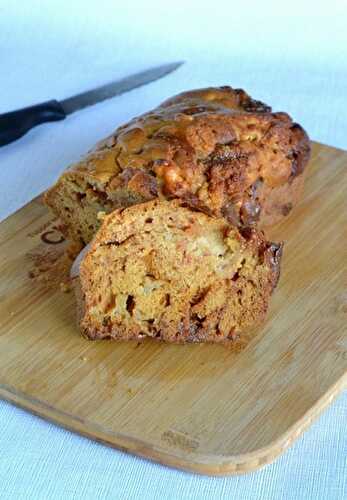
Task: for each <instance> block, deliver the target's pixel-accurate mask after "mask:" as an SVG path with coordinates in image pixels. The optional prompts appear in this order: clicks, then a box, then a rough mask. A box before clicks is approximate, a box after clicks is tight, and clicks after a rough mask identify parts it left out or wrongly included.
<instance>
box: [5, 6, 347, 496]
mask: <svg viewBox="0 0 347 500" xmlns="http://www.w3.org/2000/svg"><path fill="white" fill-rule="evenodd" d="M181 59H184V60H185V61H186V64H185V65H184V67H182V68H181V69H180V70H178V71H177V72H175V73H174V74H172V75H170V76H168V77H166V78H165V79H162V80H160V81H158V82H155V83H153V84H151V85H148V86H146V87H143V88H141V89H137V90H135V91H133V92H131V93H128V94H125V95H123V96H121V97H118V98H115V99H112V100H110V101H108V102H105V103H102V104H100V105H98V106H95V107H93V108H90V109H86V110H84V111H81V112H79V113H76V114H74V115H72V116H71V117H69V118H68V119H67V120H65V121H63V122H59V123H54V124H48V125H44V126H41V127H38V128H36V129H35V130H33V131H32V132H31V133H30V134H28V135H27V136H26V137H25V138H23V139H22V140H20V141H18V142H16V143H14V144H13V145H10V146H7V147H5V148H1V149H0V165H1V168H0V217H1V218H4V217H6V216H7V215H9V214H10V213H12V212H13V211H15V210H16V209H17V208H19V207H20V206H22V205H23V204H24V203H26V202H27V201H29V200H30V199H31V198H33V197H34V196H35V195H37V194H39V193H40V192H41V191H42V190H43V189H45V188H46V187H47V186H48V185H49V184H51V182H52V181H53V180H54V179H55V178H56V177H57V175H58V173H59V172H60V171H62V170H63V169H64V168H65V167H66V166H67V165H68V164H69V163H70V162H72V161H74V160H76V159H78V158H79V156H80V155H81V154H82V153H83V152H85V151H86V150H87V149H88V148H89V147H90V146H92V145H93V144H94V143H95V142H96V141H97V140H98V139H99V138H102V137H103V136H104V135H106V134H107V133H109V132H110V131H111V130H112V129H114V128H115V127H116V126H117V125H118V124H120V123H122V122H123V121H124V120H127V119H128V118H130V117H132V116H134V115H137V114H139V113H141V112H143V111H145V110H148V109H150V108H151V107H153V106H155V105H157V104H158V103H159V102H160V101H161V100H163V99H164V98H166V97H168V96H170V95H172V94H175V93H177V92H180V91H182V90H185V89H189V88H194V87H203V86H208V85H223V84H230V85H232V86H234V87H243V88H245V89H247V90H248V91H249V92H250V93H251V94H252V95H253V96H254V97H256V98H259V99H261V100H264V101H265V102H268V103H270V104H272V106H273V108H274V109H276V110H286V111H288V112H289V113H291V114H292V115H293V116H294V117H295V118H296V119H297V120H298V121H299V122H300V123H302V124H303V125H304V126H305V127H306V129H307V130H308V132H309V134H310V136H311V137H312V138H313V139H315V140H319V141H322V142H325V143H328V144H331V145H334V146H337V147H341V148H346V149H347V83H346V82H347V2H346V1H343V0H340V1H338V0H331V1H330V2H326V1H322V2H320V1H312V2H311V1H309V2H304V1H302V0H301V1H297V0H293V1H291V2H286V4H285V5H284V4H283V3H282V2H278V1H264V0H263V1H262V2H255V1H254V2H253V1H249V2H232V1H224V2H222V1H215V2H205V1H204V0H200V1H199V2H196V1H191V2H189V1H188V0H186V1H185V2H183V1H180V0H176V1H175V2H165V1H164V0H161V1H157V2H155V1H153V0H147V1H144V2H139V1H138V2H136V1H131V2H128V3H126V2H118V1H116V0H114V1H113V2H111V1H109V2H104V1H102V0H99V1H98V2H96V1H94V2H88V1H86V0H85V1H76V0H74V1H72V0H70V1H67V0H60V1H59V2H56V1H46V2H44V1H34V0H31V1H30V0H28V1H26V2H19V1H17V2H15V1H13V0H0V112H4V111H8V110H11V109H14V108H18V107H21V106H25V105H29V104H32V103H35V102H39V101H43V100H47V99H50V98H57V99H61V98H64V97H67V96H69V95H71V94H74V93H77V92H79V91H82V90H85V89H88V88H90V87H93V86H96V85H98V84H102V83H104V82H107V81H110V80H113V79H115V78H117V77H123V76H125V75H128V74H131V73H133V72H135V71H138V70H140V69H145V68H147V67H150V66H154V65H157V64H161V63H165V62H171V61H175V60H181ZM0 279H1V278H0ZM308 355H309V353H308ZM346 417H347V394H345V395H343V396H341V397H340V398H339V399H338V400H337V401H336V402H335V403H334V404H333V405H332V406H331V408H330V409H328V410H327V411H326V412H325V414H324V415H323V416H322V417H321V418H320V419H319V420H318V421H317V422H316V423H315V424H314V425H313V426H312V427H311V429H310V430H308V431H307V432H306V433H305V435H304V436H303V437H302V438H301V439H299V441H298V442H297V443H296V444H295V445H294V446H293V447H292V448H291V449H290V450H289V451H288V452H287V453H286V454H285V455H284V456H282V457H281V458H280V459H279V460H277V461H276V462H275V463H274V464H273V465H270V466H268V467H266V468H265V469H263V470H262V471H258V472H255V473H252V474H249V475H246V476H240V477H227V478H208V477H200V476H197V475H193V474H188V473H184V472H180V471H176V470H171V469H169V468H166V467H162V466H160V465H156V464H153V463H150V462H147V461H146V460H142V459H139V458H136V457H132V456H129V455H126V454H124V453H121V452H118V451H115V450H111V449H108V448H107V447H104V446H102V445H99V444H97V443H94V442H92V441H89V440H87V439H84V438H81V437H79V436H77V435H74V434H72V433H69V432H67V431H65V430H62V429H60V428H58V427H56V426H54V425H52V424H50V423H46V422H44V421H43V420H41V419H39V418H37V417H33V416H31V415H30V414H28V413H26V412H24V411H21V410H18V409H17V408H15V407H13V406H12V405H10V404H8V403H6V402H0V498H1V499H2V498H11V499H12V498H13V499H19V498H33V499H41V498H42V499H48V498H49V499H50V498H64V499H65V498H68V499H69V498H87V499H89V498H90V499H97V498H126V499H128V498H129V499H130V498H141V499H143V498H150V499H152V498H154V499H162V498H191V499H198V498H209V499H210V498H230V499H231V498H232V499H235V500H236V499H262V500H263V499H276V500H277V499H280V498H285V499H298V498H299V499H301V498H305V499H311V498H312V499H327V498H329V499H342V498H346V497H347V484H346V476H347V462H346V457H347V429H346V421H347V419H346Z"/></svg>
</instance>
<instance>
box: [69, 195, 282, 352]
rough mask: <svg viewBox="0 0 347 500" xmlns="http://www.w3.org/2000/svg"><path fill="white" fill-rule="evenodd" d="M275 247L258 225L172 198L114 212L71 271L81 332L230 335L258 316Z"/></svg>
mask: <svg viewBox="0 0 347 500" xmlns="http://www.w3.org/2000/svg"><path fill="white" fill-rule="evenodd" d="M281 251H282V246H281V245H277V244H274V243H270V242H268V241H266V240H265V239H264V236H263V234H262V233H261V232H260V231H258V230H256V229H240V230H239V229H237V227H236V226H232V225H230V224H229V223H228V222H227V221H226V220H225V219H223V218H219V219H217V218H213V217H210V216H208V215H206V214H204V213H202V212H199V211H195V210H192V209H191V208H190V207H189V206H188V205H187V204H186V203H185V202H183V201H181V200H173V201H166V200H154V201H150V202H147V203H143V204H138V205H134V206H132V207H129V208H125V209H119V210H115V211H114V212H113V213H111V214H109V215H106V216H105V217H104V220H103V223H102V226H101V229H100V230H99V231H98V233H97V235H96V237H95V238H94V240H93V242H92V243H91V245H90V247H89V248H88V249H87V251H85V252H84V255H83V256H82V259H81V262H80V264H79V271H78V272H76V269H74V271H73V273H74V275H75V276H76V274H77V277H75V278H74V280H73V281H74V283H75V287H76V292H77V295H78V298H79V324H80V327H81V330H82V332H83V334H84V335H85V336H87V337H89V338H91V339H101V338H113V339H124V340H129V339H136V340H139V339H143V338H145V337H154V338H156V339H160V340H163V341H166V342H175V343H185V342H227V341H235V340H237V339H238V338H239V337H240V336H241V337H242V334H243V333H244V332H249V330H250V328H251V327H253V326H255V325H256V324H258V323H259V322H261V321H262V320H263V319H264V316H265V313H266V311H267V308H268V303H269V299H270V295H271V293H272V291H273V289H274V287H275V286H276V283H277V280H278V277H279V269H280V259H281ZM75 268H76V266H75Z"/></svg>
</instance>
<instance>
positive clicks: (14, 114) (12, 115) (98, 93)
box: [0, 62, 183, 146]
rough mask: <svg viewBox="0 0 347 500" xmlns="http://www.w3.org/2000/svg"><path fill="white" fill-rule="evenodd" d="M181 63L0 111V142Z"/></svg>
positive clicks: (154, 77) (134, 85)
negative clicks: (60, 98)
mask: <svg viewBox="0 0 347 500" xmlns="http://www.w3.org/2000/svg"><path fill="white" fill-rule="evenodd" d="M182 64H183V62H175V63H172V64H166V65H164V66H158V67H156V68H151V69H148V70H146V71H142V72H141V73H137V74H135V75H131V76H128V77H126V78H123V79H122V80H118V81H116V82H112V83H108V84H106V85H103V86H101V87H98V88H96V89H93V90H89V91H87V92H82V93H81V94H78V95H75V96H73V97H69V98H68V99H65V100H63V101H57V100H55V99H53V100H51V101H46V102H42V103H40V104H35V105H34V106H29V107H27V108H23V109H18V110H17V111H10V112H9V113H4V114H2V115H1V114H0V146H5V144H9V143H10V142H13V141H15V140H17V139H19V138H20V137H22V136H23V135H24V134H26V133H27V132H28V131H29V130H30V129H32V128H33V127H35V126H36V125H40V124H41V123H45V122H54V121H59V120H64V118H66V117H67V115H69V114H71V113H74V112H75V111H78V110H79V109H83V108H86V107H87V106H92V105H93V104H96V103H98V102H101V101H104V100H105V99H110V98H111V97H114V96H116V95H120V94H124V92H128V91H129V90H133V89H136V88H138V87H141V86H142V85H145V84H147V83H150V82H154V81H155V80H158V79H159V78H162V77H163V76H165V75H168V74H169V73H171V72H172V71H174V70H175V69H177V68H179V67H180V66H181V65H182Z"/></svg>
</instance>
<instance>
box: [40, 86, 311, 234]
mask: <svg viewBox="0 0 347 500" xmlns="http://www.w3.org/2000/svg"><path fill="white" fill-rule="evenodd" d="M309 153H310V146H309V140H308V137H307V135H306V133H305V131H304V130H303V129H302V128H301V127H300V125H298V124H297V123H293V121H292V119H291V118H290V117H289V116H288V115H287V114H286V113H272V112H271V108H270V107H268V106H267V105H265V104H263V103H261V102H259V101H255V100H253V99H252V98H251V97H250V96H249V95H248V94H246V92H244V91H243V90H240V89H232V88H231V87H219V88H207V89H201V90H195V91H191V92H185V93H183V94H180V95H178V96H176V97H173V98H172V99H169V100H168V101H165V102H164V103H163V104H161V106H159V107H158V108H156V109H155V110H153V111H151V112H149V113H147V114H145V115H143V116H140V117H138V118H135V119H134V120H132V121H131V122H129V123H128V124H126V125H124V126H122V127H119V128H118V129H117V130H116V131H115V132H114V134H112V135H111V136H110V137H108V138H107V139H106V140H105V141H102V142H101V143H100V144H98V145H97V146H96V148H95V149H94V150H93V151H92V152H90V153H89V154H88V155H87V156H86V157H85V158H84V159H83V160H82V161H80V162H79V163H77V164H75V165H72V167H71V168H70V169H68V170H67V171H66V172H64V173H63V174H62V176H61V177H60V179H59V180H58V182H57V183H56V184H55V186H53V187H52V188H51V189H50V190H49V191H48V192H47V194H46V198H45V199H46V203H47V205H49V206H50V207H51V209H52V210H53V212H54V213H55V215H58V216H59V217H60V219H61V221H62V223H63V227H64V231H65V234H66V235H67V237H68V238H70V239H73V240H76V241H79V242H82V243H83V244H86V243H87V242H89V241H90V240H91V239H92V237H93V235H94V234H95V232H96V231H97V229H98V227H99V225H100V224H99V221H98V219H97V214H98V212H99V211H105V212H111V211H112V210H114V209H115V208H120V207H127V206H130V205H134V204H137V203H142V202H144V201H148V200H151V199H153V198H157V197H159V198H165V199H173V198H179V199H182V200H184V201H185V202H186V203H187V204H189V205H190V206H191V207H193V208H197V209H199V210H201V211H204V212H206V213H208V214H212V215H215V216H217V217H225V218H226V219H227V220H228V221H229V222H231V223H232V224H235V225H238V226H249V225H256V224H258V225H260V226H265V225H270V224H274V223H276V222H278V221H279V220H281V219H282V218H283V217H284V216H286V215H287V214H288V213H289V212H290V211H291V209H292V208H293V206H294V205H295V204H296V203H297V201H298V199H299V197H300V194H301V191H302V187H303V180H304V169H305V166H306V164H307V161H308V158H309Z"/></svg>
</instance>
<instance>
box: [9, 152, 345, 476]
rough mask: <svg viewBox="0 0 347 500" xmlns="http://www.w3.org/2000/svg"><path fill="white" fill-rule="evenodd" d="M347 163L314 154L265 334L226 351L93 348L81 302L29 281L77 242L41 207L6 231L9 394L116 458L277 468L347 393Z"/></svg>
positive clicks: (30, 208)
mask: <svg viewBox="0 0 347 500" xmlns="http://www.w3.org/2000/svg"><path fill="white" fill-rule="evenodd" d="M346 172H347V153H346V152H343V151H339V150H336V149H333V148H329V147H327V146H322V145H319V144H314V145H313V156H312V161H311V163H310V165H309V172H308V179H307V182H306V188H305V196H304V199H303V201H302V203H301V204H300V205H299V206H298V207H297V208H296V209H295V211H294V213H293V214H292V216H291V217H290V218H289V219H288V220H287V221H285V222H284V223H282V224H281V225H279V226H278V227H277V228H276V229H273V230H272V234H271V237H273V238H276V239H283V240H285V241H286V245H285V252H284V260H283V268H282V276H281V280H280V284H279V287H278V289H277V291H276V293H275V295H274V297H273V300H272V303H271V307H270V311H269V315H268V318H267V321H266V323H265V324H264V325H263V326H262V328H260V329H259V332H258V334H257V336H256V337H255V338H254V339H253V340H252V341H251V342H250V343H249V344H248V346H247V347H246V348H245V349H244V350H243V351H241V352H238V353H237V352H233V351H230V350H228V349H226V348H224V347H222V346H212V345H190V346H170V345H163V344H159V343H154V342H150V341H149V342H146V343H144V344H141V345H139V346H137V345H136V344H134V343H114V342H105V341H104V342H102V341H101V342H100V341H99V342H90V341H87V340H85V339H83V338H82V337H81V336H80V335H79V332H78V331H77V328H76V326H75V323H74V320H75V311H74V307H75V304H74V298H73V296H72V295H71V294H63V293H61V292H60V291H59V290H57V291H54V290H52V289H49V288H47V287H46V286H44V285H43V284H39V283H37V282H36V281H35V280H32V279H30V278H29V277H28V273H29V272H30V269H31V267H30V266H31V261H30V259H29V258H28V254H30V253H33V252H34V253H35V251H38V250H39V251H42V249H44V248H45V245H46V246H48V244H47V242H49V241H50V242H54V243H56V244H55V245H50V248H52V249H54V250H52V251H61V249H62V248H63V247H64V244H65V243H64V242H60V236H59V234H58V233H57V231H56V230H55V229H54V221H53V222H52V220H51V218H50V215H49V214H48V213H47V211H46V209H45V208H44V207H43V206H42V204H41V203H40V201H39V200H34V201H32V202H31V203H29V204H28V205H27V206H25V207H24V208H22V209H21V210H19V211H18V212H17V213H16V214H14V215H12V216H11V217H9V218H8V219H7V220H5V221H4V222H2V223H1V224H0V257H1V259H0V273H1V274H0V275H1V281H0V396H2V397H3V398H5V399H7V400H9V401H12V402H13V403H15V404H17V405H19V406H21V407H23V408H26V409H28V410H29V411H31V412H33V413H35V414H38V415H41V416H42V417H44V418H48V419H50V420H53V421H54V422H56V423H58V424H60V425H62V426H64V427H66V428H68V429H71V430H74V431H76V432H78V433H81V434H83V435H86V436H88V437H90V438H92V439H96V440H98V441H102V442H104V443H107V444H109V445H111V446H114V447H117V448H121V449H124V450H127V451H130V452H132V453H135V454H138V455H142V456H144V457H148V458H150V459H153V460H156V461H158V462H161V463H163V464H167V465H171V466H174V467H178V468H183V469H187V470H191V471H196V472H200V473H206V474H233V473H241V472H247V471H251V470H253V469H256V468H258V467H260V466H262V465H264V464H266V463H269V462H271V461H272V460H274V459H275V458H276V457H277V456H278V455H279V454H280V453H282V452H283V451H284V450H285V449H286V448H287V447H288V446H289V445H290V444H291V443H292V442H293V441H294V440H295V439H296V438H297V437H298V436H299V435H300V433H301V432H302V431H303V430H304V429H305V428H306V427H307V426H308V425H309V424H310V423H311V422H312V420H313V419H314V418H316V417H317V415H318V414H319V413H320V412H321V411H322V410H323V409H324V408H325V407H326V406H327V405H328V404H329V403H330V402H331V401H332V399H333V398H334V397H335V396H336V395H337V394H338V393H339V392H340V391H342V390H343V388H345V387H346V384H347V335H346V316H347V286H346V285H347V283H346V260H347V259H346V257H347V255H346V242H347V234H346V230H347V224H346V213H347V206H346V196H347V194H346V193H347V189H346V188H347V176H346Z"/></svg>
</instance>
